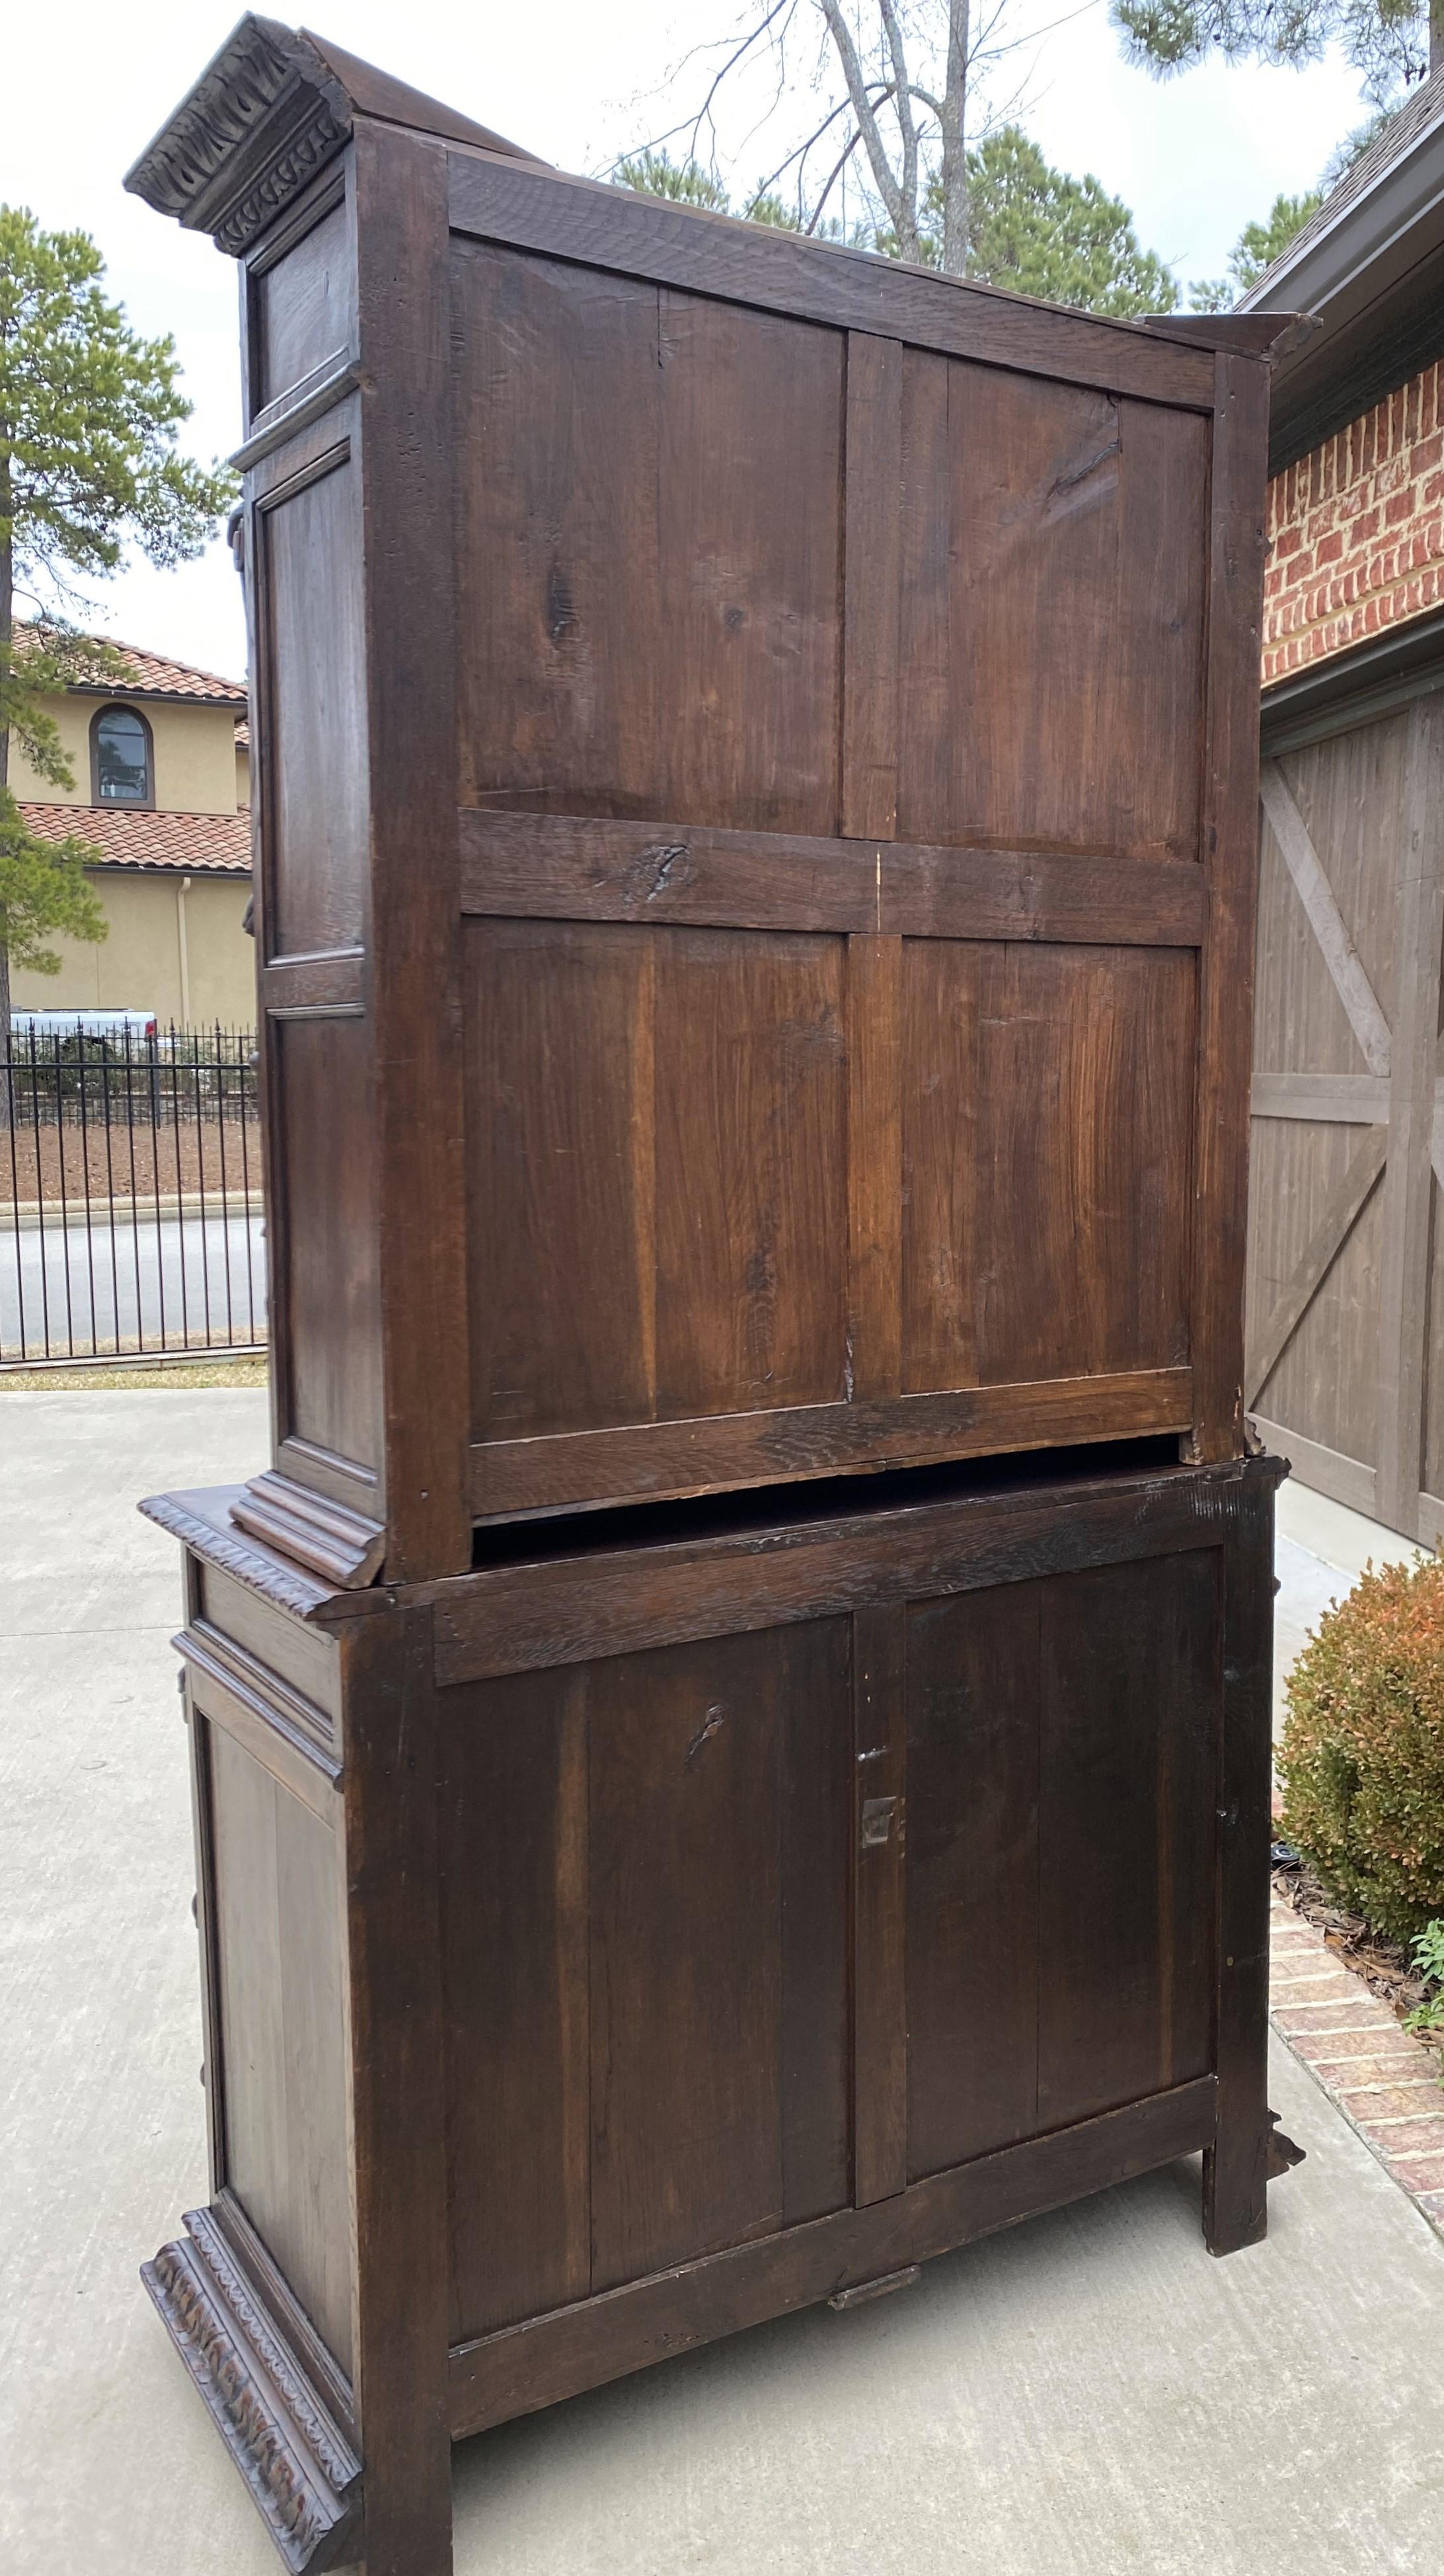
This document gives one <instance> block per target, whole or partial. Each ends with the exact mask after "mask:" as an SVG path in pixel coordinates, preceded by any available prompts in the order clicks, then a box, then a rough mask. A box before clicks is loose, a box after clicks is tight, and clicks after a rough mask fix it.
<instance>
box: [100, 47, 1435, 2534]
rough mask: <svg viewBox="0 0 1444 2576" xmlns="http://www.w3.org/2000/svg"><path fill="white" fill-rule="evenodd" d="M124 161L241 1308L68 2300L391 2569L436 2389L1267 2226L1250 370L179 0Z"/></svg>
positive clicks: (594, 2376) (190, 1526) (278, 2482)
mask: <svg viewBox="0 0 1444 2576" xmlns="http://www.w3.org/2000/svg"><path fill="white" fill-rule="evenodd" d="M132 184H133V185H134V186H135V187H136V188H137V189H138V191H139V192H140V193H142V194H143V195H145V196H146V197H147V199H148V200H149V202H151V203H152V204H154V205H157V206H159V207H161V208H163V209H164V210H165V211H167V212H170V213H173V214H175V215H177V216H179V218H180V219H181V220H182V221H183V222H186V223H189V224H194V225H203V226H205V227H206V228H208V229H210V230H211V231H212V233H213V234H214V236H215V238H216V239H217V240H218V241H219V242H220V243H221V244H222V246H223V247H225V248H227V249H228V250H230V251H231V252H233V253H234V254H235V255H236V256H238V257H239V258H241V259H243V261H244V263H245V267H244V274H243V284H242V311H243V359H244V372H245V387H246V424H245V427H246V436H245V443H244V445H243V447H242V449H241V450H240V454H239V458H238V462H239V463H240V464H241V466H242V468H243V470H244V474H245V498H244V503H243V521H244V549H243V550H244V554H245V560H246V562H247V565H248V567H249V572H248V618H249V622H250V630H251V641H252V657H253V669H254V673H255V701H254V724H255V733H256V760H257V780H258V794H257V805H256V811H257V841H258V852H257V857H258V864H257V899H256V925H255V926H256V949H257V976H258V1001H259V1010H260V1019H261V1029H262V1036H261V1043H260V1053H259V1081H260V1091H261V1107H262V1120H263V1127H264V1134H265V1155H266V1188H267V1208H268V1254H269V1259H270V1265H271V1278H272V1297H271V1311H272V1316H273V1334H274V1366H273V1372H272V1383H273V1397H272V1402H273V1448H272V1457H271V1462H270V1465H269V1467H266V1468H264V1469H263V1470H262V1471H261V1472H259V1473H257V1474H255V1475H253V1476H251V1478H250V1479H249V1481H248V1482H247V1483H245V1484H244V1485H239V1486H236V1487H231V1488H226V1489H224V1490H220V1491H216V1492H191V1493H182V1494H177V1495H171V1496H166V1497H161V1498H159V1499H158V1500H157V1501H155V1502H154V1503H152V1504H150V1505H148V1506H147V1507H146V1508H147V1509H148V1510H149V1511H150V1512H151V1513H152V1515H153V1517H154V1518H156V1519H157V1520H158V1521H160V1522H161V1523H162V1524H163V1525H164V1526H165V1527H166V1528H167V1529H169V1530H170V1531H172V1532H173V1533H174V1535H175V1536H176V1537H177V1538H179V1539H180V1541H181V1542H182V1546H183V1549H184V1552H185V1563H186V1569H187V1572H186V1624H185V1628H184V1631H183V1633H182V1635H181V1637H180V1639H179V1640H178V1643H179V1646H180V1649H181V1652H182V1656H183V1659H184V1674H185V1691H186V1705H187V1711H188V1716H189V1721H190V1731H191V1746H192V1779H193V1793H194V1809H195V1829H196V1851H197V1875H198V1882H199V1891H200V1901H199V1908H198V1920H199V1926H200V1933H201V1965H202V1985H203V2014H204V2022H205V2050H206V2100H207V2116H208V2120H209V2127H210V2155H211V2197H210V2201H209V2205H208V2207H207V2208H206V2209H204V2210H200V2211H197V2212H194V2213H192V2215H191V2217H190V2218H189V2219H188V2220H187V2222H186V2229H187V2232H186V2234H185V2236H184V2237H183V2238H181V2239H179V2240H177V2242H176V2243H175V2244H173V2245H170V2246H167V2247H165V2248H163V2249H162V2251H161V2253H160V2254H159V2255H158V2256H157V2258H156V2261H155V2263H154V2264H153V2265H151V2266H148V2267H147V2274H146V2277H147V2283H148V2286H149V2288H150V2290H151V2293H152V2295H153V2297H154V2299H155V2301H156V2304H157V2306H158V2308H159V2309H160V2311H161V2314H162V2316H163V2317H164V2319H165V2322H166V2324H167V2326H168V2328H169V2330H170V2332H171V2334H172V2336H173V2338H174V2340H175V2341H176V2343H177V2345H178V2347H179V2349H180V2352H181V2354H182V2356H183V2358H184V2360H185V2362H186V2364H187V2367H188V2368H189V2370H190V2372H191V2374H192V2376H193V2378H194V2379H195V2380H196V2382H197V2384H198V2385H199V2387H200V2390H201V2393H202V2396H203V2398H204V2400H205V2402H206V2404H207V2405H208V2407H209V2408H210V2410H211V2412H212V2414H213V2416H214V2418H215V2420H216V2422H217V2425H218V2427H219V2429H220V2431H221V2434H222V2437H223V2439H224V2440H225V2441H226V2443H227V2445H228V2447H229V2449H230V2451H231V2453H232V2456H233V2458H234V2459H235V2461H236V2463H237V2466H238V2468H239V2469H240V2471H241V2474H242V2475H243V2477H244V2478H245V2479H246V2482H247V2484H248V2486H249V2488H250V2490H251V2492H252V2494H253V2496H254V2497H255V2500H256V2502H257V2505H258V2507H259V2509H260V2511H261V2512H262V2515H263V2517H264V2519H265V2521H266V2524H267V2527H268V2529H269V2530H270V2531H271V2534H272V2537H273V2538H274V2539H275V2541H276V2543H277V2547H278V2549H279V2550H280V2552H281V2555H282V2558H283V2560H284V2561H285V2563H286V2565H287V2566H288V2567H289V2568H290V2569H291V2570H292V2571H293V2576H307V2571H309V2570H313V2569H314V2570H320V2569H324V2568H331V2567H335V2566H338V2565H340V2564H342V2563H343V2562H353V2563H354V2562H355V2561H356V2560H357V2559H358V2558H359V2560H360V2561H361V2563H362V2565H363V2567H364V2570H365V2576H449V2570H450V2568H451V2563H452V2556H451V2510H450V2444H451V2441H452V2440H453V2439H455V2438H458V2437H460V2436H462V2435H464V2434H467V2433H470V2432H473V2431H476V2430H477V2429H479V2428H481V2427H483V2426H485V2425H488V2424H493V2423H497V2422H499V2421H501V2420H503V2419H504V2418H505V2417H506V2416H508V2415H512V2414H516V2413H518V2412H521V2411H524V2410H525V2409H527V2408H530V2407H538V2406H545V2405H550V2404H552V2403H554V2402H556V2401H557V2400H559V2399H561V2398H564V2397H566V2396H568V2395H570V2394H572V2393H574V2392H576V2391H578V2390H581V2389H584V2388H587V2387H591V2386H594V2385H597V2384H599V2383H601V2382H603V2381H605V2380H608V2379H611V2378H614V2377H616V2376H618V2375H619V2374H621V2373H623V2372H626V2371H629V2370H634V2369H637V2368H640V2367H642V2366H643V2365H644V2364H646V2363H648V2362H650V2361H652V2360H655V2359H659V2358H661V2357H663V2356H664V2355H665V2354H666V2353H668V2352H673V2351H678V2350H681V2349H684V2348H686V2347H687V2346H689V2345H693V2344H697V2343H700V2342H703V2341H706V2340H707V2339H709V2338H711V2337H714V2336H717V2335H720V2334H724V2333H728V2332H732V2331H734V2330H736V2329H738V2328H740V2327H742V2326H744V2325H747V2324H749V2323H751V2322H754V2321H757V2320H760V2319H762V2318H764V2317H768V2316H774V2315H778V2314H782V2313H784V2312H786V2311H787V2310H789V2309H792V2308H795V2307H797V2306H799V2305H801V2304H803V2303H804V2302H806V2301H809V2300H816V2299H822V2298H829V2299H832V2300H833V2301H834V2302H835V2303H836V2304H838V2305H839V2306H844V2307H845V2306H849V2305H851V2304H853V2303H854V2302H855V2301H856V2300H857V2299H859V2298H865V2297H869V2296H874V2295H877V2294H879V2293H880V2291H881V2290H883V2289H885V2288H889V2287H894V2286H899V2285H901V2284H902V2283H903V2282H905V2281H907V2280H910V2279H913V2278H915V2277H916V2273H917V2267H918V2266H919V2264H920V2263H921V2262H922V2261H923V2260H925V2259H927V2258H928V2257H929V2256H931V2255H933V2254H936V2253H938V2252H941V2251H943V2250H944V2249H945V2248H947V2247H950V2246H955V2245H960V2244H964V2243H966V2242H968V2241H969V2240H970V2239H972V2238H973V2237H976V2236H979V2235H982V2234H984V2233H986V2232H987V2231H988V2230H989V2229H991V2228H995V2227H1000V2226H1005V2225H1009V2224H1011V2223H1013V2222H1014V2221H1015V2220H1019V2219H1022V2218H1025V2217H1026V2216H1028V2215H1029V2214H1030V2213H1031V2212H1033V2211H1036V2210H1040V2209H1045V2208H1050V2207H1053V2206H1055V2205H1057V2204H1058V2203H1060V2202H1062V2201H1065V2200H1068V2199H1071V2198H1073V2197H1076V2196H1077V2195H1079V2194H1080V2193H1084V2192H1088V2191H1092V2190H1097V2189H1101V2188H1103V2187H1105V2186H1107V2185H1109V2184H1111V2183H1114V2182H1117V2181H1120V2180H1122V2179H1123V2178H1124V2177H1126V2176H1128V2175H1131V2174H1136V2173H1141V2172H1143V2171H1145V2170H1147V2169H1148V2168H1149V2167H1150V2166H1151V2165H1155V2164H1158V2163H1160V2162H1163V2161H1165V2160H1167V2159H1169V2158H1172V2157H1175V2156H1179V2155H1183V2154H1187V2153H1191V2152H1194V2151H1196V2150H1198V2149H1203V2150H1204V2151H1205V2153H1206V2156H1207V2159H1208V2162H1207V2179H1206V2191H1205V2232H1206V2235H1207V2238H1208V2242H1209V2243H1210V2245H1211V2246H1212V2247H1213V2249H1214V2250H1215V2251H1216V2252H1224V2251H1227V2250H1229V2249H1230V2248H1231V2247H1232V2246H1235V2245H1240V2244H1244V2243H1248V2242H1252V2241H1253V2240H1254V2239H1255V2238H1256V2237H1257V2235H1258V2234H1260V2233H1261V2231H1262V2226H1263V2186H1264V2181H1265V2178H1266V2176H1267V2175H1268V2174H1269V2172H1270V2171H1276V2170H1278V2169H1279V2166H1280V2158H1281V2150H1280V2149H1279V2148H1278V2147H1277V2146H1271V2144H1270V2127H1271V2122H1270V2115H1269V2113H1268V2110H1267V2105H1266V2102H1265V2099H1264V2094H1263V2066H1264V2057H1263V2036H1264V2005H1265V1995H1264V1986H1263V1955H1264V1954H1263V1923H1264V1916H1263V1911H1262V1908H1263V1905H1264V1901H1265V1885H1266V1876H1265V1866H1264V1864H1265V1859H1266V1842H1267V1834H1268V1783H1269V1768H1268V1765H1269V1713H1270V1694H1269V1679H1268V1666H1269V1655H1268V1648H1269V1630H1270V1604H1271V1596H1270V1592H1269V1566H1270V1545H1271V1530H1272V1504H1273V1490H1274V1485H1275V1483H1276V1480H1277V1474H1278V1470H1277V1468H1276V1467H1275V1465H1274V1464H1273V1462H1271V1461H1268V1460H1264V1459H1257V1458H1256V1459H1251V1460H1250V1459H1246V1458H1245V1457H1244V1456H1243V1454H1242V1452H1243V1447H1244V1442H1243V1424H1242V1413H1241V1391H1240V1390H1241V1375H1242V1362H1241V1346H1240V1331H1239V1318H1240V1310H1241V1290H1242V1271H1241V1262H1242V1206H1243V1200H1242V1191H1243V1178H1244V1169H1245V1163H1244V1154H1245V1140H1246V1132H1247V1109H1248V1099H1247V1074H1248V1066H1247V1052H1246V1050H1247V1031H1248V1011H1249V990H1248V974H1249V941H1250V934H1251V923H1252V916H1251V901H1252V897H1251V884H1252V876H1251V867H1250V864H1249V859H1250V853H1249V848H1248V834H1249V831H1250V829H1251V816H1252V800H1253V794H1254V785H1255V777H1254V768H1253V759H1254V733H1253V692H1254V688H1255V682H1256V653H1257V624H1258V613H1259V589H1260V572H1261V567H1260V558H1259V539H1258V526H1259V503H1260V499H1261V494H1262V473H1263V450H1264V436H1265V426H1266V423H1265V414H1266V378H1265V364H1264V344H1263V342H1262V340H1261V339H1259V336H1258V335H1257V334H1252V333H1250V332H1243V333H1240V332H1239V331H1238V330H1237V329H1234V328H1232V327H1231V326H1230V325H1229V324H1227V323H1223V324H1220V325H1219V326H1218V328H1217V331H1216V332H1214V331H1213V328H1212V326H1211V325H1210V324H1209V323H1208V321H1207V320H1206V319H1205V320H1203V321H1200V320H1199V318H1198V317H1190V319H1189V321H1188V324H1187V326H1186V327H1184V328H1181V329H1179V330H1177V331H1174V332H1170V330H1169V328H1168V326H1167V324H1166V322H1151V323H1148V324H1146V325H1144V324H1130V323H1125V322H1115V321H1105V320H1100V319H1097V318H1091V317H1088V316H1085V315H1081V314H1078V313H1073V312H1065V311H1061V310H1057V309H1051V308H1048V307H1046V306H1042V305H1037V304H1032V303H1029V302H1027V301H1026V300H1023V299H1019V298H1015V297H1008V296H1003V295H1000V294H997V293H995V292H993V291H992V290H991V289H987V288H980V287H977V286H974V285H971V284H965V283H962V282H960V281H958V280H956V279H952V278H946V277H943V276H940V275H938V274H936V273H932V272H925V271H922V270H914V269H908V268H905V267H902V266H899V265H897V264H892V263H888V262H886V261H882V260H877V259H869V258H864V257H861V256H859V255H858V254H856V253H853V252H851V251H847V250H843V249H840V248H837V247H834V246H829V245H825V244H819V243H816V242H810V241H806V240H802V239H799V238H796V237H793V236H789V235H786V234H779V233H776V232H772V231H769V230H767V229H766V228H761V227H757V226H744V225H736V224H732V223H729V222H726V221H724V220H721V219H716V218H712V217H709V216H706V215H703V214H699V213H697V212H696V211H695V210H689V209H686V208H680V207H676V206H669V205H664V204H661V203H658V202H657V201H655V200H648V199H646V198H642V197H638V196H636V195H634V194H631V193H629V192H627V191H621V190H617V189H615V188H610V187H603V186H599V185H594V184H592V183H590V182H586V181H578V180H574V179H570V178H567V177H564V176H562V175H559V174H557V173H555V172H552V171H549V170H547V169H546V168H545V166H544V165H542V164H541V163H539V162H536V161H534V160H533V159H532V158H531V157H530V156H528V155H527V154H525V153H523V152H519V151H518V150H517V149H516V148H515V147H513V146H510V145H507V144H506V143H504V142H503V140H502V139H501V138H500V137H498V136H496V135H493V134H491V133H490V132H489V131H488V130H487V129H486V128H483V127H479V126H475V125H472V124H471V123H470V122H469V120H467V119H464V118H459V117H457V116H456V115H455V114H454V113H453V112H452V111H450V110H448V109H446V108H444V107H442V106H440V105H439V104H438V103H436V102H434V101H430V100H427V99H425V98H422V97H420V96H419V95H418V94H417V93H415V92H412V91H409V90H407V89H406V88H405V86H404V85H403V84H400V83H398V82H395V81H393V80H391V79H390V78H389V77H388V76H386V75H384V74H380V73H377V72H374V71H372V70H371V69H370V68H369V67H368V66H366V65H364V64H361V63H357V62H355V61H354V60H352V58H350V57H349V56H347V55H346V54H344V53H343V52H341V51H340V50H339V49H337V48H336V47H334V46H329V45H323V44H320V43H318V42H317V41H316V40H315V39H312V38H310V37H307V36H304V35H293V34H292V33H291V32H290V31H288V30H286V29H284V28H280V27H277V26H275V25H274V24H273V23H272V22H270V21H265V20H258V19H254V18H248V19H246V20H243V21H242V23H241V25H240V27H239V28H238V29H237V30H236V32H235V34H234V35H233V37H232V38H231V39H230V40H229V41H228V43H227V44H226V46H224V47H223V48H222V50H221V53H220V54H219V55H218V56H217V57H216V60H215V62H214V63H213V64H212V65H211V66H210V68H209V70H208V71H207V72H206V73H205V74H204V75H203V76H202V79H201V81H200V82H199V84H198V85H197V87H196V89H195V90H194V92H193V93H192V95H191V97H190V98H189V99H188V100H187V101H186V102H185V103H184V104H183V105H182V107H181V108H180V109H179V110H178V111H177V112H176V115H175V116H174V118H173V119H172V121H171V123H170V125H169V126H168V127H167V129H166V130H165V132H164V133H163V134H162V135H161V136H160V137H158V138H157V141H156V143H155V144H154V145H153V146H152V147H151V149H150V151H149V152H148V153H147V154H146V155H144V156H143V158H142V160H141V162H140V163H138V164H137V167H136V170H135V171H134V173H133V174H132ZM1256 344H1257V345H1256ZM1416 916H1417V917H1418V918H1419V919H1423V918H1424V914H1423V911H1422V910H1421V907H1420V905H1419V904H1416V905H1415V907H1414V913H1413V914H1411V916H1410V918H1411V919H1413V918H1415V917H1416ZM1422 1028H1423V1022H1422V1019H1421V1020H1420V1021H1419V1027H1418V1029H1416V1030H1414V1032H1413V1035H1412V1037H1411V1038H1410V1045H1411V1046H1412V1049H1413V1057H1415V1058H1417V1059H1418V1062H1419V1063H1420V1064H1422V1062H1423V1059H1424V1054H1425V1053H1426V1052H1427V1050H1426V1049H1425V1048H1424V1045H1423V1037H1422ZM1411 1061H1412V1058H1411ZM1376 1070H1377V1069H1376ZM1416 1070H1417V1068H1416ZM1421 1078H1422V1077H1421ZM1416 1088H1417V1085H1416ZM1423 1132H1424V1131H1423V1129H1422V1127H1421V1128H1419V1129H1418V1134H1416V1135H1415V1136H1414V1141H1413V1144H1412V1147H1411V1153H1412V1164H1411V1168H1413V1167H1415V1166H1417V1167H1418V1168H1419V1169H1422V1168H1423V1162H1424V1160H1425V1158H1426V1148H1425V1147H1424V1146H1422V1145H1420V1144H1419V1141H1418V1136H1419V1135H1422V1134H1423ZM1416 1249H1417V1247H1416ZM1416 1266H1417V1263H1416ZM1402 1404H1403V1398H1402V1397H1401V1399H1400V1410H1401V1418H1402ZM1110 1444H1111V1445H1110ZM1180 1444H1182V1446H1183V1448H1184V1450H1185V1453H1186V1454H1187V1456H1188V1459H1189V1463H1187V1464H1183V1463H1180V1461H1179V1458H1178V1454H1177V1453H1178V1450H1179V1446H1180ZM1028 1451H1033V1452H1036V1453H1039V1454H1038V1455H1036V1456H1035V1457H1034V1458H1033V1459H1032V1460H1031V1461H1029V1460H1027V1459H1026V1458H1021V1459H1020V1461H1019V1463H1017V1464H1016V1465H1012V1466H1008V1465H999V1464H995V1465H992V1466H983V1465H981V1464H977V1463H975V1464H973V1465H968V1464H967V1463H965V1462H967V1461H974V1462H977V1461H981V1460H983V1459H984V1458H986V1457H988V1456H989V1455H991V1456H992V1457H994V1458H995V1459H1001V1458H1002V1457H1003V1455H1004V1453H1010V1452H1011V1453H1024V1452H1028ZM1090 1458H1091V1459H1092V1460H1093V1462H1094V1463H1092V1464H1091V1465H1089V1464H1086V1463H1084V1462H1086V1461H1087V1460H1089V1459H1090ZM1395 1481H1396V1482H1397V1481H1398V1478H1397V1476H1396V1478H1395Z"/></svg>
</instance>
